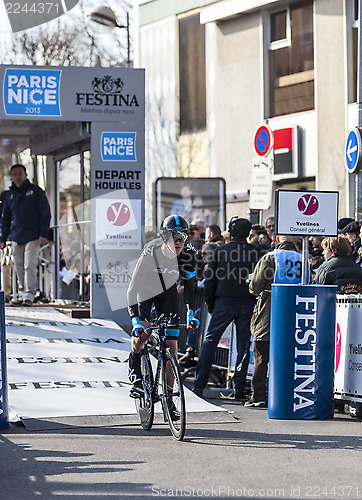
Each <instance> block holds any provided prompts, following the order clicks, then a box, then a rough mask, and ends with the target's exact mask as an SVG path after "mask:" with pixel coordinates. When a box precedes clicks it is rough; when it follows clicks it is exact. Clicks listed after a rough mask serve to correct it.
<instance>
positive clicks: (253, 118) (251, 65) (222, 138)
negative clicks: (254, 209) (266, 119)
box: [207, 13, 262, 216]
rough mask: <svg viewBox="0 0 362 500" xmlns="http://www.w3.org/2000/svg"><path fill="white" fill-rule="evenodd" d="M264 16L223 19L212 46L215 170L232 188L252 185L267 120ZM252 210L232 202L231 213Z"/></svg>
mask: <svg viewBox="0 0 362 500" xmlns="http://www.w3.org/2000/svg"><path fill="white" fill-rule="evenodd" d="M259 18H260V16H259V14H258V13H256V14H250V15H247V16H239V17H237V18H234V19H232V20H230V21H225V22H222V23H219V24H218V25H217V27H216V29H215V34H216V36H215V41H214V46H213V47H211V50H212V51H213V55H214V58H213V62H212V65H213V67H212V70H210V68H208V88H209V92H210V90H211V92H212V94H211V95H209V96H208V106H209V109H210V110H212V114H211V116H209V118H210V120H211V122H212V124H213V126H212V127H210V133H209V141H210V147H211V151H212V159H211V158H210V160H211V162H212V164H211V173H212V175H216V176H220V177H224V178H225V180H226V190H227V191H235V190H242V189H249V188H250V179H251V166H252V159H253V156H255V153H254V149H253V140H254V135H255V132H256V130H257V128H258V126H259V125H260V124H261V122H262V110H261V103H262V100H261V82H262V78H261V73H260V70H261V65H260V60H261V57H262V53H261V51H260V48H261V45H260V27H259ZM207 43H208V41H207ZM209 45H211V43H210V42H209ZM207 50H209V47H208V46H207ZM210 64H211V63H210ZM248 208H249V206H248V203H237V204H232V206H230V207H228V210H227V215H228V216H229V215H235V213H238V215H243V216H245V215H246V214H247V210H248ZM236 211H237V212H236Z"/></svg>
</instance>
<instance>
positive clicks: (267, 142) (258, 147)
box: [254, 124, 273, 156]
mask: <svg viewBox="0 0 362 500" xmlns="http://www.w3.org/2000/svg"><path fill="white" fill-rule="evenodd" d="M272 146H273V132H272V131H271V129H270V128H269V127H268V125H266V124H265V125H262V126H261V127H259V128H258V130H257V131H256V134H255V137H254V148H255V151H256V153H257V155H259V156H266V155H267V154H268V153H269V152H270V150H271V148H272Z"/></svg>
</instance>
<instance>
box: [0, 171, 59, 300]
mask: <svg viewBox="0 0 362 500" xmlns="http://www.w3.org/2000/svg"><path fill="white" fill-rule="evenodd" d="M10 174H11V180H12V181H13V182H12V185H11V187H10V189H9V190H8V191H7V192H6V194H5V200H4V208H3V214H2V218H1V223H0V232H1V234H0V248H4V247H5V244H6V241H7V239H8V238H9V239H10V240H11V241H12V247H13V258H14V266H15V272H16V274H17V277H18V285H19V300H15V299H14V301H13V303H14V304H15V305H16V304H17V305H20V304H22V305H24V306H31V305H32V304H33V301H34V297H35V286H36V270H37V262H38V250H39V245H45V244H46V243H47V241H48V240H47V237H48V232H49V224H50V207H49V203H48V200H47V198H46V196H45V193H44V191H43V190H42V189H40V187H38V186H36V185H35V184H30V182H29V180H28V178H27V177H28V176H27V173H26V168H25V167H24V165H21V164H18V163H17V164H15V165H13V166H12V167H11V169H10Z"/></svg>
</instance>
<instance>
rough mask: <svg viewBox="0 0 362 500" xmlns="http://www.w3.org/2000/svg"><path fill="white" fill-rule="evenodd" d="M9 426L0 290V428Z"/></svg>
mask: <svg viewBox="0 0 362 500" xmlns="http://www.w3.org/2000/svg"><path fill="white" fill-rule="evenodd" d="M8 426H9V409H8V383H7V370H6V335H5V301H4V292H2V291H1V292H0V429H5V428H7V427H8Z"/></svg>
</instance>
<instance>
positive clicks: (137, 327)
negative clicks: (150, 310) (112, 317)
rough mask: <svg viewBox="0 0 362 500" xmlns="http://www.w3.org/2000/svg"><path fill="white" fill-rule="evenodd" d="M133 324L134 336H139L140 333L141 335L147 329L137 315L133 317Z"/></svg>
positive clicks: (132, 333)
mask: <svg viewBox="0 0 362 500" xmlns="http://www.w3.org/2000/svg"><path fill="white" fill-rule="evenodd" d="M132 326H133V328H132V332H131V335H132V337H139V335H141V334H142V333H143V331H144V329H145V328H144V326H143V325H142V323H141V320H140V319H139V318H137V316H135V317H134V318H132Z"/></svg>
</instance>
